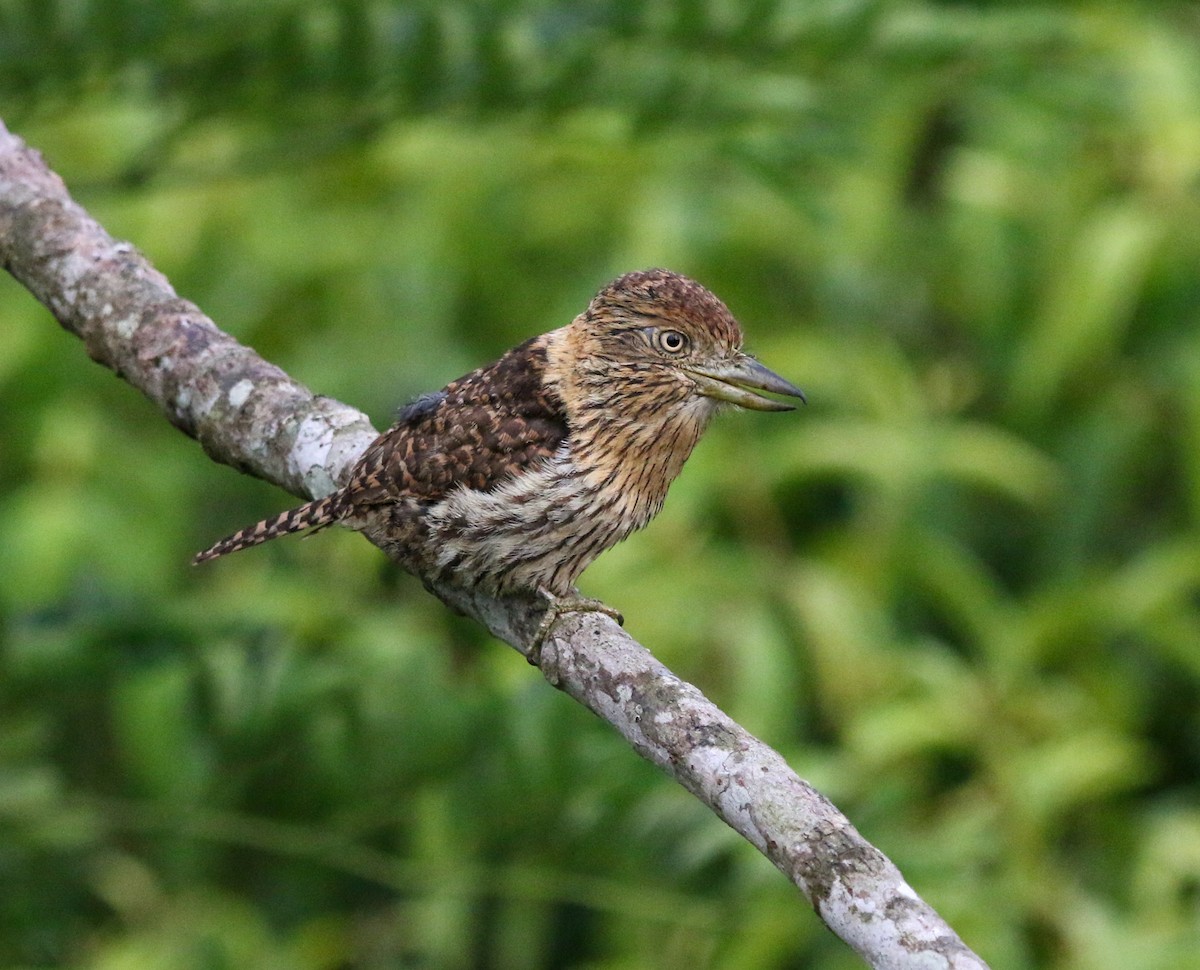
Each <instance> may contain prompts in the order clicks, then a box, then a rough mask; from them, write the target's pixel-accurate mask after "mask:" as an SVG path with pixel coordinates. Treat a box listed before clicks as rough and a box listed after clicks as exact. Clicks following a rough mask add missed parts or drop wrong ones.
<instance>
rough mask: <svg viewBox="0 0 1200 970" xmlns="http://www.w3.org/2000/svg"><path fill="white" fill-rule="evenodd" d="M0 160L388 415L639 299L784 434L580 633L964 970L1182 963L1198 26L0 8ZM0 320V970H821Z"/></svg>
mask: <svg viewBox="0 0 1200 970" xmlns="http://www.w3.org/2000/svg"><path fill="white" fill-rule="evenodd" d="M0 116H3V117H4V118H5V120H6V121H7V122H8V124H9V126H10V127H12V128H13V129H14V130H15V131H17V132H18V133H19V134H21V135H22V136H23V137H25V138H26V139H27V140H28V141H30V142H31V143H32V144H34V145H36V146H38V147H40V148H41V149H42V150H43V151H44V152H45V154H46V155H47V156H48V158H49V160H50V162H51V164H52V165H54V166H55V167H56V168H57V169H58V171H59V172H60V173H61V174H63V175H64V176H65V178H66V179H67V180H68V182H69V184H70V185H71V187H72V190H73V191H74V192H75V194H76V196H77V197H78V198H79V199H80V200H81V201H82V202H83V203H84V204H85V205H86V206H87V207H88V208H89V209H90V210H91V211H92V212H93V214H94V215H96V216H97V217H98V218H99V219H100V220H101V221H102V222H103V223H104V224H105V225H106V226H107V227H108V228H109V230H110V231H112V232H113V233H114V234H116V235H118V236H120V237H124V238H127V239H130V240H133V241H134V242H135V243H136V244H137V245H138V246H139V247H140V248H142V249H143V250H144V251H146V252H147V253H148V254H149V256H150V257H151V258H152V259H153V260H154V261H155V262H156V264H157V265H158V266H159V267H160V268H161V269H162V270H163V271H164V272H165V273H166V274H167V275H168V276H169V277H170V278H171V280H172V281H173V282H174V283H175V285H176V287H177V288H178V289H179V291H180V292H181V293H182V294H184V295H185V296H187V297H189V298H191V299H193V300H195V301H196V302H197V303H199V304H200V306H201V307H203V308H204V310H205V311H206V312H208V313H209V314H211V315H212V316H213V317H214V318H215V319H216V320H217V322H218V323H219V324H220V325H221V326H223V327H225V328H226V329H228V330H229V331H231V332H232V333H234V334H236V335H237V336H238V337H239V338H241V339H242V340H243V341H245V342H247V343H249V344H251V345H253V346H254V347H256V348H257V349H258V350H259V351H260V352H261V353H263V354H264V355H265V356H267V357H268V358H270V359H272V360H274V361H276V362H277V363H279V364H280V365H282V366H283V367H284V368H286V369H287V370H288V371H289V372H290V373H292V374H293V375H295V376H296V377H297V378H299V379H300V380H303V381H305V382H306V383H307V384H308V385H309V386H311V387H312V388H314V389H315V390H317V391H319V392H321V393H325V394H329V395H332V396H334V397H338V398H341V399H343V400H346V401H348V402H350V403H353V404H356V405H358V406H360V407H363V408H365V409H367V410H368V412H369V413H371V414H372V415H374V417H375V419H376V423H377V425H379V426H380V427H382V426H384V425H385V424H386V423H388V420H389V413H390V411H391V409H392V408H393V407H395V406H397V405H399V404H401V403H403V402H404V401H405V400H407V399H408V398H410V397H411V396H412V395H414V394H416V393H418V392H421V391H424V390H428V389H432V388H436V387H438V386H440V385H441V384H442V383H443V382H445V381H446V380H448V379H450V378H453V377H456V376H458V375H459V374H461V373H463V372H465V371H466V370H469V369H470V368H472V367H474V366H475V365H477V364H478V363H481V362H483V361H485V360H488V359H490V358H491V357H493V356H494V355H496V354H498V353H499V352H500V351H502V350H503V349H505V348H506V347H507V346H509V345H511V344H513V343H515V342H517V341H518V340H520V339H522V338H524V337H525V336H527V335H529V334H532V333H536V332H540V331H542V330H545V329H549V328H550V327H553V326H557V325H560V324H562V323H564V322H566V321H567V320H568V319H570V317H571V316H572V315H573V314H574V313H575V312H577V311H578V309H580V308H581V307H582V306H583V305H584V303H585V302H586V300H587V299H588V298H589V297H590V295H591V294H592V293H593V292H594V291H595V290H596V289H597V288H598V287H599V286H600V285H601V284H602V283H604V282H605V281H606V280H607V279H609V278H610V277H612V276H614V275H616V274H617V273H619V272H622V271H624V270H627V269H631V268H636V267H644V266H650V265H665V266H670V267H672V268H676V269H679V270H682V271H685V272H687V273H689V274H692V275H694V276H696V277H698V278H699V279H701V280H703V281H704V282H705V283H707V284H708V285H709V286H711V287H712V288H713V289H714V290H715V291H716V292H718V293H719V294H721V295H722V296H723V297H724V298H725V300H726V301H727V302H728V303H729V304H730V305H731V307H732V308H733V309H734V311H735V313H736V314H737V315H738V316H739V317H740V318H741V319H742V321H743V322H744V324H745V326H746V329H747V331H748V333H749V338H750V345H751V348H752V349H753V350H755V351H757V352H758V353H759V354H760V355H761V356H762V357H763V359H765V360H767V361H768V362H769V363H770V364H771V365H772V366H773V367H774V368H775V369H777V370H779V371H780V372H781V373H783V374H785V375H788V376H789V377H791V378H792V379H793V380H795V381H796V382H797V383H799V384H800V385H801V386H803V387H804V388H805V389H806V390H807V391H808V392H809V395H810V400H811V402H812V404H811V406H810V407H809V408H808V409H807V410H806V411H804V412H803V413H798V414H795V415H784V416H764V415H752V414H730V415H727V416H725V418H724V419H723V420H722V421H721V422H720V423H719V426H718V427H716V428H714V430H713V431H712V433H711V435H710V437H709V438H708V439H706V441H705V442H704V443H703V445H702V446H701V448H700V449H699V451H698V453H697V454H696V456H695V457H694V458H693V460H692V462H691V463H690V464H689V466H688V469H687V471H686V472H685V474H684V476H683V478H682V480H681V481H680V482H679V483H678V484H677V485H676V487H675V489H674V491H673V493H672V495H671V498H670V500H669V501H668V503H667V509H666V511H665V512H664V513H663V515H662V517H661V518H660V519H659V520H658V521H656V523H655V524H654V525H653V526H652V527H651V529H650V530H649V531H648V532H647V533H646V534H644V535H641V536H638V537H636V538H635V539H633V540H631V541H630V542H629V543H627V544H626V545H625V546H624V547H622V548H620V549H619V550H616V551H614V552H613V553H611V554H609V555H608V556H607V557H606V558H604V559H603V560H602V561H601V562H599V563H597V564H596V566H594V567H593V568H592V569H591V570H590V571H589V572H588V574H587V575H586V576H585V577H584V583H583V587H584V590H585V591H586V592H587V593H589V594H591V595H597V596H600V597H602V598H603V599H605V600H607V601H608V602H611V603H613V604H614V605H617V606H619V607H620V608H621V609H622V610H623V611H624V613H625V615H626V617H627V619H628V628H629V629H630V631H631V632H632V633H633V634H634V635H635V636H636V637H638V638H639V639H641V640H643V642H645V643H647V644H648V645H650V646H651V647H652V648H653V649H654V650H655V651H656V652H657V653H658V655H659V656H660V657H661V658H662V659H664V660H665V661H666V662H667V663H668V664H670V665H671V666H672V667H674V668H675V669H676V670H677V671H679V672H680V673H681V674H682V675H683V676H685V677H687V678H689V679H691V680H693V681H695V682H696V683H698V684H699V685H700V686H701V687H702V688H703V689H704V690H705V691H706V692H707V693H709V695H710V696H712V697H713V698H714V699H715V700H717V701H718V702H719V703H720V704H721V705H722V706H724V707H725V708H726V709H727V710H728V711H730V713H731V714H733V715H734V716H735V717H736V718H738V719H739V720H741V721H742V722H743V723H744V724H745V725H746V726H747V727H749V728H750V729H751V730H753V731H754V732H756V733H757V734H759V735H760V736H762V737H763V738H765V739H766V740H767V741H769V742H770V743H772V744H773V745H775V746H776V747H778V748H779V749H780V750H781V751H782V752H783V753H784V754H785V755H786V756H787V757H788V758H789V760H790V761H791V763H792V764H793V765H794V766H795V767H796V768H797V770H798V771H799V772H800V773H801V774H802V775H805V776H806V777H808V778H809V779H811V780H812V781H813V782H814V783H815V784H817V785H818V786H819V787H820V788H821V789H822V790H823V791H825V792H826V793H827V794H829V795H830V796H831V797H833V798H834V799H835V800H836V801H837V802H838V804H839V805H840V806H841V807H842V808H843V809H844V810H845V811H846V812H847V813H848V814H849V815H850V817H851V818H852V819H853V820H854V821H855V823H856V824H857V825H858V826H859V827H860V828H861V830H862V831H863V832H864V834H865V835H867V837H868V838H870V839H871V840H872V841H874V842H875V843H876V844H877V845H879V846H880V847H881V848H882V849H883V850H884V851H885V852H887V853H888V854H889V855H890V856H891V857H892V858H893V859H894V860H895V861H896V862H897V863H898V864H899V865H900V866H901V868H902V869H903V870H904V872H905V874H906V875H907V877H908V878H909V880H910V882H911V883H912V884H913V885H914V886H915V887H916V888H917V889H918V891H919V892H921V893H922V895H924V896H925V897H926V898H927V899H929V901H930V902H931V903H933V904H934V905H935V906H936V907H937V908H938V909H939V910H940V911H941V912H942V913H943V914H944V915H945V916H946V917H947V918H948V919H949V920H950V921H951V923H952V924H953V925H954V926H955V927H956V929H958V931H959V932H960V933H961V934H962V935H963V937H964V938H965V939H966V940H967V942H968V943H969V944H971V945H972V946H973V947H974V948H975V949H976V950H977V951H979V952H980V953H981V954H983V955H984V956H985V957H986V958H987V959H988V960H989V961H990V962H991V964H992V965H993V966H995V967H997V968H999V967H1035V968H1043V967H1044V968H1056V970H1059V968H1061V970H1068V968H1069V970H1083V968H1110V967H1114V966H1119V967H1124V968H1133V970H1139V968H1156V970H1157V968H1180V970H1182V968H1185V967H1187V968H1191V967H1194V966H1195V965H1196V961H1197V958H1198V956H1200V801H1198V797H1197V796H1198V794H1200V717H1198V707H1200V543H1198V541H1197V540H1198V538H1200V537H1198V535H1197V531H1198V526H1200V331H1198V329H1197V326H1196V323H1197V320H1198V317H1200V311H1198V307H1200V273H1198V272H1197V266H1198V265H1200V230H1198V229H1197V227H1198V226H1200V196H1198V192H1197V186H1198V178H1200V15H1198V14H1197V11H1196V8H1195V6H1194V4H1185V3H1180V4H1172V3H1161V2H1160V3H1153V4H1151V3H1145V4H1138V3H1127V4H1123V5H1119V6H1118V5H1110V4H1103V3H1098V2H1097V3H1090V2H1077V3H1060V4H1054V3H1030V4H1019V5H1018V4H1005V3H987V2H982V0H978V2H967V0H963V2H959V3H954V4H949V3H946V4H943V3H934V2H918V0H813V2H802V0H778V2H772V0H752V2H742V3H738V2H733V0H651V2H644V3H634V2H622V0H590V2H561V3H557V4H556V3H551V2H538V0H496V2H486V0H478V2H455V0H429V2H425V3H418V2H414V3H393V2H385V0H341V2H335V0H270V2H264V0H225V2H213V0H208V2H205V0H74V2H68V0H0ZM288 501H289V498H288V496H286V495H283V494H281V493H279V492H278V491H277V490H275V489H273V488H271V487H269V486H266V485H264V484H262V483H258V482H255V481H252V480H249V479H246V478H243V477H239V476H237V475H236V474H234V473H233V472H232V471H230V470H229V469H228V468H224V467H218V466H215V465H213V464H211V463H209V462H208V461H207V459H206V458H205V457H204V456H203V455H202V454H201V452H200V451H199V449H198V448H196V447H195V445H194V444H193V443H192V442H190V441H189V440H187V439H185V438H184V437H183V436H181V435H179V434H178V433H177V432H176V431H174V430H173V429H172V428H171V427H169V426H168V424H167V423H166V422H165V421H164V420H163V419H162V418H161V417H160V416H159V415H158V414H157V413H156V412H155V411H154V409H153V408H152V407H150V406H149V405H148V404H147V403H146V402H145V401H143V400H142V399H140V398H139V397H138V396H137V395H136V394H135V393H134V392H133V391H131V390H130V389H129V388H128V387H126V386H125V385H123V384H122V383H121V382H120V381H118V380H116V379H115V378H114V377H113V376H112V375H111V374H109V373H107V372H105V371H103V370H101V369H99V368H97V367H96V366H95V365H93V364H91V363H90V362H89V361H88V360H87V358H86V356H85V354H84V353H83V350H82V348H81V347H80V346H79V345H78V343H77V342H76V341H75V340H74V339H73V338H71V337H69V336H67V335H65V334H64V333H62V332H60V331H59V330H58V329H57V328H56V327H55V326H54V323H53V321H52V320H51V318H50V317H49V315H48V313H47V312H46V311H45V310H44V309H43V308H42V307H40V306H39V305H37V304H36V303H35V302H34V301H33V300H32V298H31V297H30V296H29V295H28V294H27V293H26V292H24V291H23V290H22V289H21V288H20V287H18V286H17V285H16V284H15V283H13V282H12V281H11V280H10V279H8V278H4V279H0V886H2V887H3V889H2V891H0V964H3V965H4V966H12V967H51V966H68V967H80V968H94V970H118V968H132V967H137V968H164V970H166V968H169V970H175V968H180V970H191V968H226V967H228V968H242V967H264V968H270V967H279V968H284V967H287V968H298V970H330V968H343V967H355V968H385V967H386V968H391V967H430V968H435V967H436V968H488V970H507V968H514V970H515V968H530V967H545V968H567V967H570V968H583V967H587V968H606V970H615V968H642V967H672V968H673V967H686V968H688V970H698V968H730V970H733V968H751V967H754V968H787V967H820V968H849V967H854V966H857V965H858V963H857V961H856V959H855V958H854V957H853V956H852V955H851V954H850V953H849V951H847V950H846V948H845V947H844V946H842V945H841V944H840V943H839V942H838V941H837V940H835V939H833V938H832V937H831V935H830V934H828V933H827V932H826V931H825V930H824V929H823V928H822V927H821V926H820V924H819V923H818V921H817V920H816V919H815V918H814V917H813V915H812V914H811V913H809V912H808V911H806V909H805V907H804V906H803V904H802V902H801V900H800V899H799V897H798V896H797V895H796V893H795V892H794V891H793V890H792V889H791V888H790V887H789V886H788V885H787V883H786V882H785V881H784V880H783V879H782V878H781V877H780V876H778V874H777V873H775V872H774V870H772V869H771V868H770V866H769V865H768V864H767V863H766V862H765V861H764V860H763V859H761V858H760V857H759V856H758V855H757V854H756V853H755V852H754V851H753V850H752V849H750V848H749V847H748V846H747V845H745V844H742V843H740V842H739V840H738V839H737V838H735V837H734V836H733V835H732V834H731V833H730V832H729V831H727V830H726V829H725V828H724V827H723V826H722V825H721V824H720V823H719V822H718V821H716V820H715V819H714V818H712V817H710V816H709V815H708V814H706V812H705V810H703V809H701V808H700V807H699V806H698V805H697V804H695V803H694V802H693V801H692V800H691V799H690V798H689V797H688V796H687V795H685V794H684V793H683V792H681V791H679V790H677V789H676V788H675V786H674V785H672V784H671V783H669V782H668V781H667V780H666V779H665V778H664V777H662V776H660V775H659V774H657V773H656V772H655V771H654V770H653V769H651V768H649V767H648V766H646V765H644V764H642V763H640V762H639V761H638V759H637V758H636V757H635V756H633V755H632V754H631V753H630V752H629V751H628V750H627V749H626V748H625V747H624V745H623V744H622V743H621V742H620V741H619V740H617V739H616V738H615V737H614V736H613V735H612V734H610V733H609V731H608V730H606V728H605V727H604V726H603V725H601V724H600V723H598V722H597V721H595V720H594V719H592V718H591V717H590V716H589V715H587V714H585V713H584V712H583V711H581V710H580V709H578V708H576V706H575V705H573V704H572V703H571V702H570V701H569V700H567V699H566V698H564V697H561V696H559V695H557V694H556V693H555V692H554V691H552V690H550V689H549V688H548V687H547V686H546V685H545V684H544V683H543V682H542V681H541V680H540V678H538V677H537V675H536V674H535V673H534V672H533V671H531V670H529V669H528V668H527V667H526V666H525V664H524V663H523V662H522V661H521V659H520V658H519V657H518V656H517V655H516V654H514V653H513V652H512V651H510V650H508V649H507V648H504V647H503V646H501V645H499V644H497V643H495V642H494V641H491V640H489V638H488V637H486V636H485V635H484V634H483V633H482V632H481V631H480V630H478V629H476V628H475V627H474V626H472V625H470V624H468V623H466V622H464V621H461V620H458V619H456V618H454V617H451V616H449V615H447V613H446V611H445V610H444V609H443V608H442V607H441V606H440V604H438V603H437V602H435V601H434V600H432V599H431V598H430V597H428V596H427V595H425V594H424V593H423V592H422V591H421V590H420V588H419V584H417V583H416V582H414V581H412V580H411V579H409V578H407V577H404V576H402V575H399V574H397V573H395V572H393V571H392V570H391V569H389V568H388V567H387V565H386V564H385V563H384V562H383V561H382V559H381V556H380V555H379V554H378V552H377V551H376V550H374V549H373V548H372V547H370V546H369V545H368V544H367V543H365V542H363V541H361V540H360V539H358V538H357V537H356V536H352V535H349V534H323V535H321V536H320V537H319V538H315V539H313V540H311V541H306V542H300V541H291V542H286V543H280V544H277V545H275V546H273V547H268V548H264V549H262V550H259V551H257V552H255V553H253V554H247V555H245V556H244V557H237V558H235V559H231V560H229V561H227V562H221V563H219V564H216V565H215V566H212V567H209V568H206V569H204V570H199V571H197V570H192V569H191V568H190V567H189V566H188V564H187V563H188V558H189V556H190V555H191V553H192V552H193V551H195V550H196V549H199V548H201V547H203V546H205V545H207V544H208V543H209V542H210V541H211V540H213V539H215V538H217V537H218V536H220V535H223V534H224V533H226V532H228V531H230V530H231V529H232V528H234V527H237V526H240V525H242V524H245V523H247V522H249V521H252V520H253V519H255V518H256V517H258V516H261V515H265V514H268V513H270V512H272V511H275V510H277V509H280V508H283V507H285V505H286V504H287V502H288Z"/></svg>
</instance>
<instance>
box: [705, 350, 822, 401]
mask: <svg viewBox="0 0 1200 970" xmlns="http://www.w3.org/2000/svg"><path fill="white" fill-rule="evenodd" d="M684 369H685V370H686V371H687V373H688V376H689V377H691V378H692V380H694V381H695V382H696V386H697V387H699V389H700V393H701V394H703V395H705V396H706V397H712V398H716V399H717V400H718V401H728V402H729V403H730V404H736V405H737V406H738V407H740V408H749V409H750V410H752V411H794V410H795V409H796V408H795V405H793V404H785V403H784V402H783V401H775V400H772V399H771V398H769V397H763V396H762V395H761V394H755V393H754V391H752V390H750V388H754V389H755V390H762V391H770V392H772V393H773V394H786V395H787V396H788V397H798V398H800V400H801V401H802V402H804V403H807V402H806V401H805V398H804V392H803V391H802V390H800V388H798V387H796V386H794V385H792V384H789V383H788V382H787V381H785V380H784V379H783V378H782V377H780V376H779V375H778V374H776V373H775V372H774V371H772V370H768V369H767V368H766V367H764V366H763V365H762V364H760V363H759V362H758V361H757V360H755V359H754V358H753V357H750V356H748V355H746V354H739V355H738V356H737V357H735V358H734V359H733V360H724V361H721V362H719V363H714V364H709V363H703V364H700V363H696V364H689V365H687V366H686V367H685V368H684Z"/></svg>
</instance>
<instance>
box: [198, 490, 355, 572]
mask: <svg viewBox="0 0 1200 970" xmlns="http://www.w3.org/2000/svg"><path fill="white" fill-rule="evenodd" d="M341 499H342V494H341V493H340V492H334V493H333V494H332V495H326V496H325V497H324V498H319V499H317V500H316V501H315V502H309V503H308V504H306V505H301V506H299V507H298V508H294V509H288V510H287V511H286V512H280V513H279V515H276V516H275V517H273V518H270V519H263V520H262V521H261V522H257V523H255V524H254V525H251V526H247V527H246V528H244V529H242V530H241V531H239V532H235V533H234V534H233V535H231V536H228V537H226V538H224V539H222V540H221V541H220V542H218V543H216V544H215V545H213V546H211V547H209V548H208V549H205V550H204V551H203V552H198V553H196V555H195V556H194V557H193V559H192V565H193V566H197V565H199V564H200V563H202V562H208V560H210V559H216V558H217V557H218V556H225V555H228V554H229V553H231V552H239V551H241V550H242V549H249V548H250V547H251V546H257V545H259V544H260V543H263V542H267V541H268V540H270V539H278V538H279V537H280V536H285V535H287V534H288V533H291V532H303V531H304V530H306V529H323V528H324V527H325V526H327V525H332V524H333V523H334V522H336V521H337V520H338V519H340V518H341V517H342V513H343V511H344V505H343V502H342V501H341Z"/></svg>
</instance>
